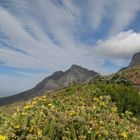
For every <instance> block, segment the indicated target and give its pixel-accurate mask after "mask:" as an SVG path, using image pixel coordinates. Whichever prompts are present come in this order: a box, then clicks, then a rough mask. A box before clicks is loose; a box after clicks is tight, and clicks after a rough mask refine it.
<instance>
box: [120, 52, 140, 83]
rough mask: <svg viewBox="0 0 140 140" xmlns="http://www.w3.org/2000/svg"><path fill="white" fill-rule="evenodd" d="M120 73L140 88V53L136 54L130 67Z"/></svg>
mask: <svg viewBox="0 0 140 140" xmlns="http://www.w3.org/2000/svg"><path fill="white" fill-rule="evenodd" d="M120 72H121V73H122V74H124V75H125V76H127V77H128V78H129V79H130V80H131V81H132V82H133V83H134V84H135V85H138V86H140V52H138V53H136V54H134V55H133V57H132V60H131V62H130V64H129V66H128V67H126V68H123V69H121V70H120Z"/></svg>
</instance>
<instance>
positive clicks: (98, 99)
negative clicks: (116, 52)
mask: <svg viewBox="0 0 140 140" xmlns="http://www.w3.org/2000/svg"><path fill="white" fill-rule="evenodd" d="M122 95H125V96H122ZM132 99H133V100H132ZM114 101H115V102H116V103H114ZM126 101H127V102H126ZM127 103H128V104H127ZM139 103H140V95H139V94H138V93H137V91H136V90H135V89H133V88H132V87H128V86H125V85H119V84H102V83H94V84H80V85H73V86H71V87H69V88H66V89H63V90H60V91H57V92H54V93H53V94H52V93H51V94H47V96H40V97H36V98H34V99H33V100H31V101H28V102H27V103H25V104H24V105H22V106H19V107H17V109H16V110H15V111H14V113H13V115H9V114H7V115H6V114H4V113H0V138H1V139H2V140H11V139H15V140H23V139H26V140H31V139H33V140H34V139H37V140H39V139H40V140H60V139H63V140H74V139H79V140H84V139H86V140H95V139H96V140H98V139H102V140H106V139H113V140H115V139H122V140H123V139H124V140H125V139H130V140H139V139H140V127H139V124H140V122H139V120H138V119H137V118H136V117H135V116H134V115H133V113H132V112H134V113H136V112H135V111H136V110H138V112H139V113H140V110H139V109H140V104H139ZM134 107H135V108H134ZM127 110H132V111H131V112H130V111H127ZM138 112H137V113H138Z"/></svg>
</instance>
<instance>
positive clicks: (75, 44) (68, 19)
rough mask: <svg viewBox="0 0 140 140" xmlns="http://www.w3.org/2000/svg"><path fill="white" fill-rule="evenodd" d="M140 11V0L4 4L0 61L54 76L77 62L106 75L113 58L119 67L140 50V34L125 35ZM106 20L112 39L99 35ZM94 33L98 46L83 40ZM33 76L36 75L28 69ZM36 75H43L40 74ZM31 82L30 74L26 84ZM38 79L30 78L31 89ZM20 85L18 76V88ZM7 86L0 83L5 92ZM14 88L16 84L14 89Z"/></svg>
mask: <svg viewBox="0 0 140 140" xmlns="http://www.w3.org/2000/svg"><path fill="white" fill-rule="evenodd" d="M114 5H115V7H114ZM139 10H140V9H139V0H134V1H133V2H132V1H130V0H125V2H122V1H121V0H113V1H112V0H108V1H105V0H87V1H84V0H77V1H74V0H69V1H66V0H61V1H56V0H47V1H45V0H39V1H38V0H34V1H29V0H24V1H18V0H12V2H11V1H10V0H7V1H3V2H0V19H1V20H0V62H1V61H2V62H3V63H2V64H0V66H3V65H5V66H8V67H18V68H21V69H22V68H23V69H43V70H47V71H48V73H49V74H51V73H53V72H54V71H56V70H66V69H67V68H69V67H70V65H72V64H74V63H75V64H79V65H82V66H84V67H87V68H89V69H94V70H96V71H98V72H101V73H108V72H112V69H106V68H105V67H104V64H105V62H106V61H107V60H108V59H113V61H112V60H110V61H112V64H113V65H117V66H118V67H117V68H118V69H119V67H120V66H123V65H125V64H126V63H128V61H130V58H131V56H132V54H133V53H134V52H136V51H139V40H140V39H139V33H136V32H134V31H133V30H129V31H126V32H124V29H126V28H127V27H128V25H129V24H130V23H131V22H132V21H133V20H134V19H135V17H136V15H137V13H138V12H139ZM105 20H108V23H110V25H111V26H110V27H109V30H108V32H107V34H108V36H106V38H104V39H102V36H101V35H98V31H99V32H102V26H103V24H104V21H105ZM89 32H90V33H93V34H94V35H93V39H94V38H96V39H97V40H95V42H97V43H95V44H96V45H95V44H86V42H84V39H81V36H82V35H87V34H88V33H89ZM103 32H104V31H103ZM96 33H97V36H96ZM86 37H87V38H88V35H87V36H86ZM79 38H80V39H79ZM19 73H20V72H19ZM28 74H29V75H31V73H27V71H26V75H28ZM42 75H44V73H42ZM36 76H37V77H41V76H40V73H36ZM21 77H22V74H21ZM44 77H45V75H44ZM29 78H30V76H29ZM29 78H27V76H25V79H23V83H24V82H25V81H26V79H27V80H28V79H29ZM2 79H3V81H4V83H6V82H8V83H11V81H12V80H13V81H14V77H12V78H10V77H9V79H8V77H5V75H4V77H3V78H2ZM0 81H1V80H0ZM37 81H38V80H37V78H36V77H34V76H33V77H32V80H29V82H30V83H31V84H32V85H33V84H34V83H35V82H37ZM18 83H19V81H18V80H17V79H16V78H15V85H16V84H18ZM21 83H22V81H21ZM3 85H4V84H2V83H0V88H1V87H3ZM18 87H22V84H18ZM23 87H24V88H25V87H26V86H23ZM27 87H28V86H27ZM9 89H12V86H11V88H9ZM13 89H16V86H14V85H13ZM22 89H23V88H22ZM5 90H6V89H5ZM3 91H4V90H3Z"/></svg>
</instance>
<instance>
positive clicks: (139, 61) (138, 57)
mask: <svg viewBox="0 0 140 140" xmlns="http://www.w3.org/2000/svg"><path fill="white" fill-rule="evenodd" d="M137 65H140V52H138V53H135V54H134V55H133V57H132V60H131V62H130V64H129V67H133V66H137Z"/></svg>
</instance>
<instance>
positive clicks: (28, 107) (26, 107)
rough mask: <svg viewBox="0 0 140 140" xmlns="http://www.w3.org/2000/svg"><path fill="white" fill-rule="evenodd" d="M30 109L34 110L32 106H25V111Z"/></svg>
mask: <svg viewBox="0 0 140 140" xmlns="http://www.w3.org/2000/svg"><path fill="white" fill-rule="evenodd" d="M30 108H32V106H31V105H26V106H24V109H26V110H27V109H30Z"/></svg>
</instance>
